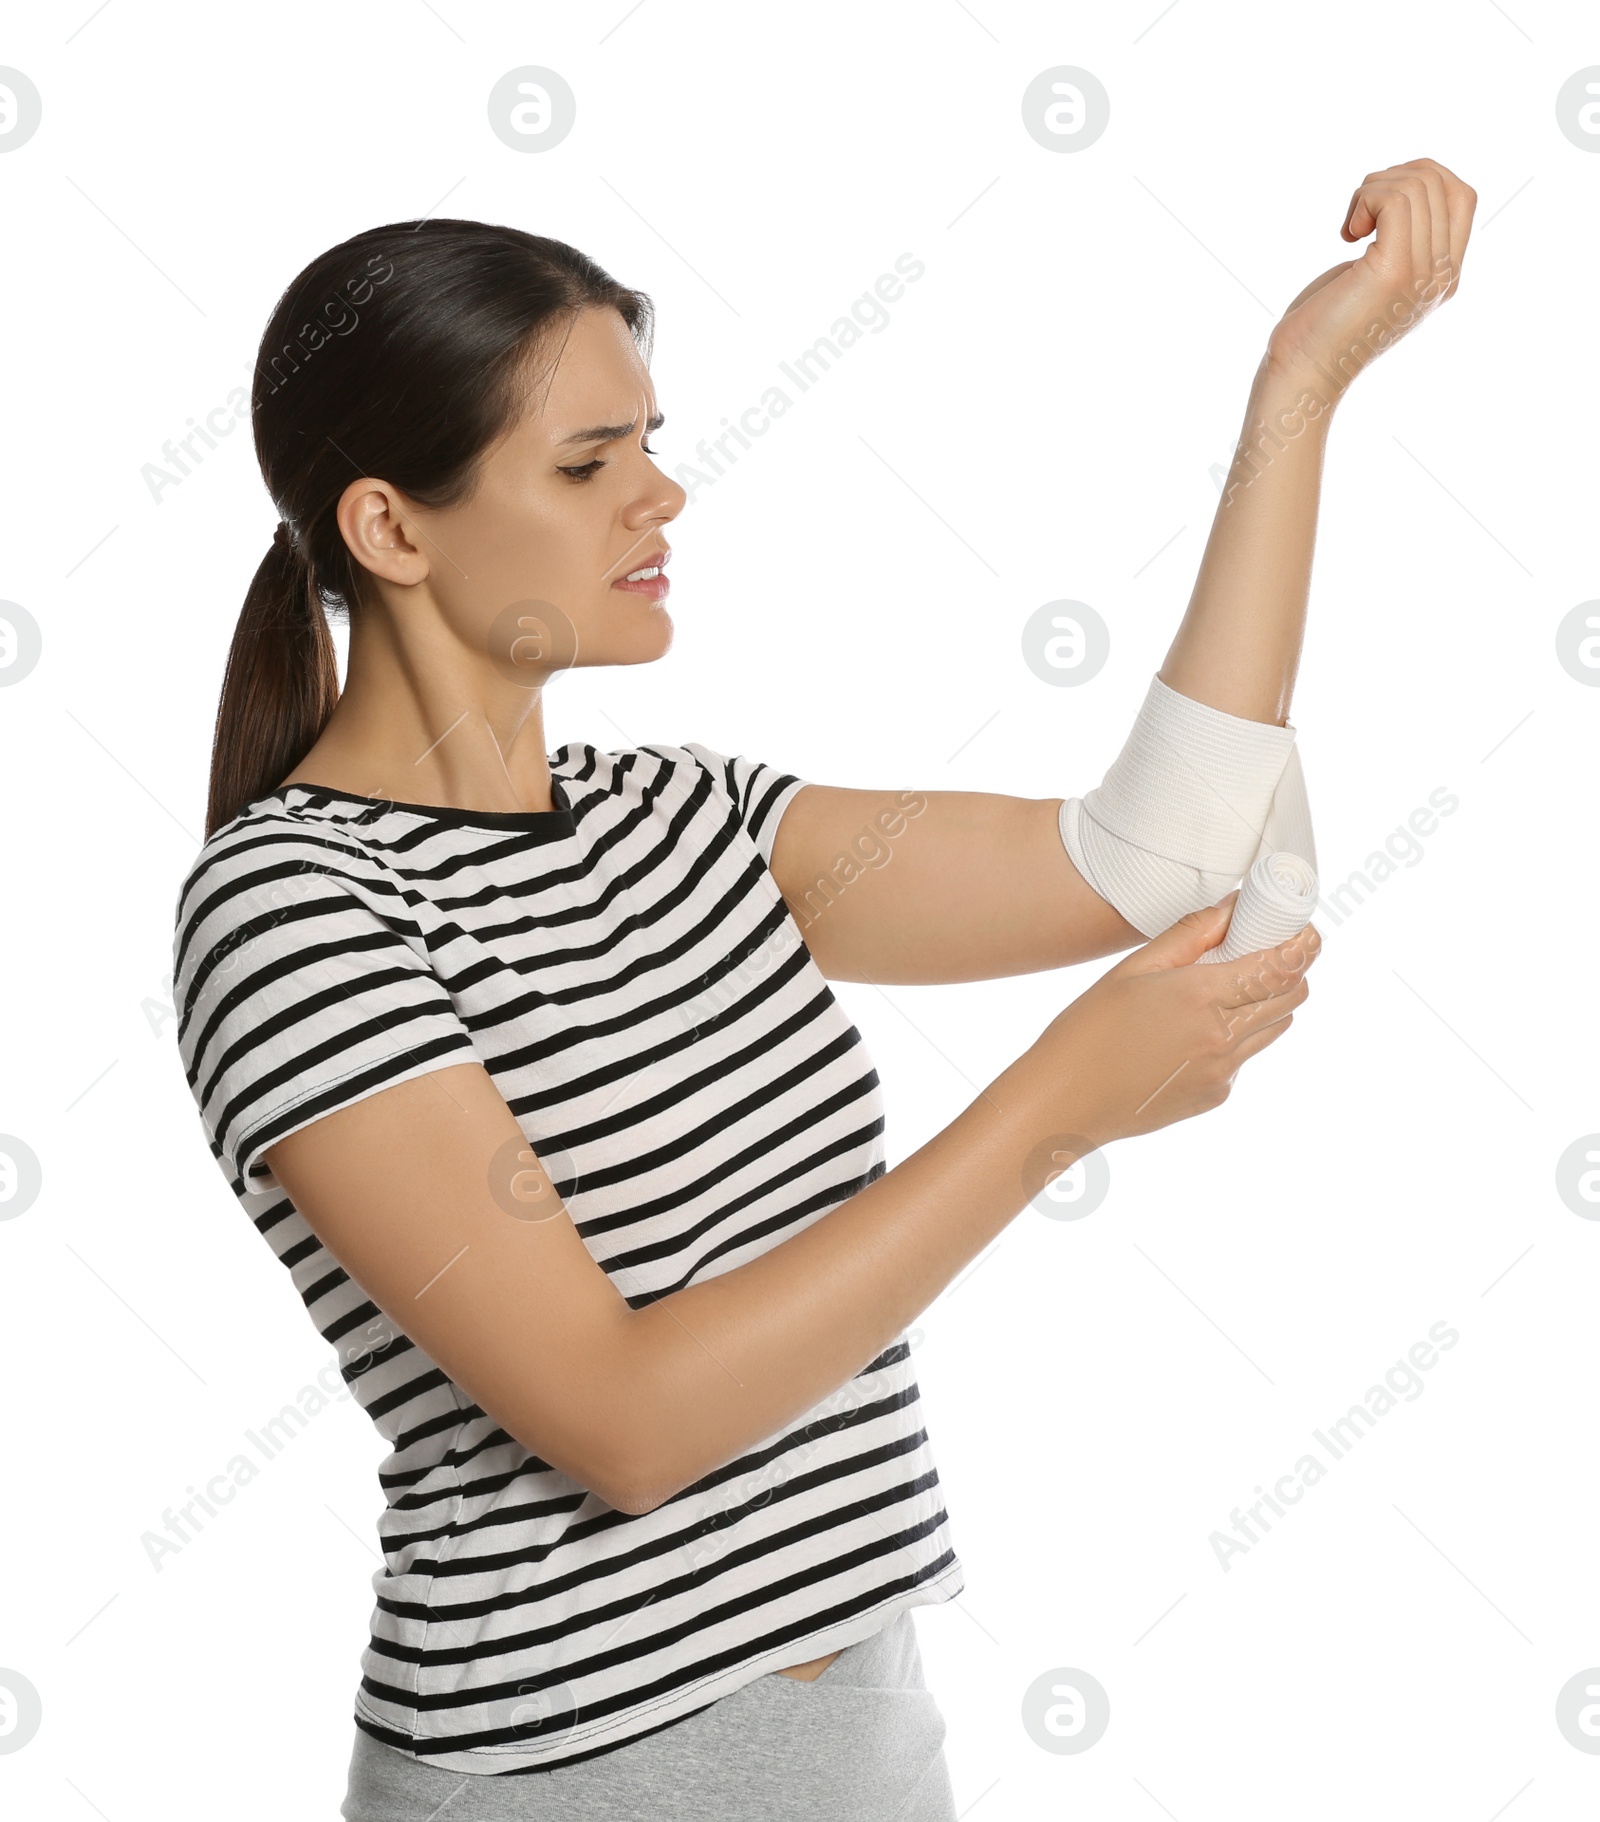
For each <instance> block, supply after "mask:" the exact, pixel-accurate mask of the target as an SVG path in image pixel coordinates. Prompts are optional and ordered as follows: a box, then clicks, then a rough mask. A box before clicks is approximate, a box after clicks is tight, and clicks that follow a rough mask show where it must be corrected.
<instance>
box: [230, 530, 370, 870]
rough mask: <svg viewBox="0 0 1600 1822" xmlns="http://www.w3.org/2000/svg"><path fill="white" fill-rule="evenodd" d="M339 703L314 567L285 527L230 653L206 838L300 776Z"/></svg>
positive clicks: (252, 590) (255, 584)
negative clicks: (300, 767)
mask: <svg viewBox="0 0 1600 1822" xmlns="http://www.w3.org/2000/svg"><path fill="white" fill-rule="evenodd" d="M338 700H339V664H338V656H337V654H336V652H335V651H334V645H333V635H332V633H331V632H330V631H329V630H328V620H327V616H326V614H325V613H324V612H323V608H322V601H321V598H320V597H319V595H318V593H317V590H316V587H315V585H314V583H313V579H312V572H311V566H310V564H309V563H308V562H307V561H306V559H305V558H304V557H303V556H302V555H301V554H300V551H299V550H298V549H297V547H296V544H295V541H294V539H293V537H292V535H291V534H290V532H289V528H288V526H287V525H285V524H284V523H283V522H282V521H281V520H280V521H279V524H278V530H277V533H276V535H275V536H274V537H273V540H272V544H271V547H270V548H269V550H268V551H267V554H266V555H265V556H264V557H263V558H262V559H261V562H260V564H259V566H258V567H257V569H256V573H255V575H254V576H253V577H252V579H251V582H250V587H249V589H248V590H247V591H246V593H245V598H244V606H243V608H242V609H241V610H240V613H239V624H238V626H237V627H236V628H235V630H234V635H233V644H232V645H231V646H230V647H229V648H228V663H227V669H226V670H225V671H224V673H223V679H222V700H221V702H220V703H219V704H218V707H217V725H216V733H215V736H214V738H213V741H212V749H211V756H212V763H211V797H210V801H209V802H208V803H207V805H206V838H207V840H209V839H210V837H211V836H212V835H213V834H215V832H216V831H217V830H218V829H220V828H221V827H222V826H223V824H224V823H228V822H232V820H233V819H234V817H235V816H237V815H238V813H239V812H240V811H241V810H242V809H243V808H244V807H245V805H246V804H248V803H251V802H253V801H254V800H255V799H256V798H257V797H260V796H262V795H263V794H264V793H266V792H267V791H270V790H272V789H273V788H274V787H275V786H277V785H278V784H279V783H281V782H282V780H283V777H284V774H285V773H287V772H292V771H293V770H294V768H295V767H296V766H297V765H298V764H299V763H300V761H301V760H302V759H304V758H305V756H306V754H307V753H309V752H310V750H311V748H312V746H313V745H314V744H315V743H316V739H317V736H318V735H319V734H320V733H321V732H322V730H323V728H324V727H326V726H327V723H328V717H329V716H330V715H331V714H332V713H333V707H334V704H335V703H336V702H337V701H338Z"/></svg>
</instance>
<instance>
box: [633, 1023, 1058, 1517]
mask: <svg viewBox="0 0 1600 1822" xmlns="http://www.w3.org/2000/svg"><path fill="white" fill-rule="evenodd" d="M1042 1070H1043V1065H1042V1063H1041V1061H1040V1059H1039V1058H1037V1057H1036V1056H1035V1055H1034V1053H1032V1052H1028V1053H1025V1054H1024V1055H1023V1056H1022V1057H1021V1058H1019V1059H1018V1061H1017V1062H1016V1063H1014V1064H1012V1065H1011V1066H1010V1067H1009V1068H1008V1069H1006V1070H1005V1071H1004V1072H1003V1073H1002V1074H1001V1075H999V1076H998V1077H996V1079H995V1080H994V1081H993V1082H992V1083H991V1084H990V1085H989V1087H988V1088H987V1089H986V1090H985V1091H984V1093H982V1094H980V1095H979V1096H978V1098H977V1099H976V1100H975V1101H974V1102H973V1103H972V1105H971V1106H970V1107H968V1108H967V1109H966V1110H965V1112H963V1113H962V1114H960V1115H959V1116H958V1117H957V1118H956V1119H955V1120H954V1121H952V1122H951V1124H950V1125H949V1126H947V1127H946V1128H945V1129H944V1130H943V1131H942V1132H940V1133H939V1134H937V1135H936V1136H935V1137H934V1138H932V1139H930V1140H929V1141H928V1143H927V1144H926V1145H924V1146H923V1147H922V1148H921V1150H920V1151H917V1152H915V1153H914V1154H913V1155H912V1156H911V1157H909V1158H907V1159H906V1160H905V1161H904V1162H903V1163H901V1164H898V1165H896V1166H895V1168H894V1169H893V1170H890V1171H888V1172H886V1173H885V1174H884V1175H883V1176H881V1177H879V1178H878V1179H877V1181H876V1182H874V1183H871V1184H869V1185H868V1186H867V1188H865V1189H864V1190H861V1191H859V1192H858V1193H857V1194H855V1195H853V1196H851V1197H850V1198H849V1199H848V1200H847V1201H845V1202H843V1203H841V1204H840V1205H839V1206H838V1207H837V1208H834V1209H831V1210H830V1211H829V1212H828V1213H827V1214H825V1215H823V1216H822V1217H821V1218H820V1219H818V1220H816V1221H813V1222H812V1223H811V1225H810V1226H809V1227H807V1228H805V1229H803V1230H802V1231H801V1232H800V1233H797V1234H795V1235H793V1236H792V1237H791V1238H789V1239H787V1240H784V1241H782V1242H780V1244H778V1245H777V1246H775V1247H772V1248H771V1249H770V1250H769V1251H767V1252H765V1253H763V1254H762V1255H761V1256H760V1257H759V1258H757V1259H752V1260H749V1261H748V1262H747V1263H746V1264H744V1265H740V1266H736V1267H735V1268H734V1269H733V1270H732V1271H729V1272H725V1273H723V1274H722V1275H721V1276H719V1277H716V1278H711V1279H707V1280H705V1281H704V1282H702V1283H699V1284H692V1285H688V1286H686V1287H685V1288H684V1289H683V1290H681V1291H676V1292H674V1293H673V1294H672V1295H671V1296H667V1297H663V1298H660V1299H658V1300H657V1301H656V1302H654V1303H651V1304H647V1305H645V1306H643V1307H642V1308H640V1309H639V1310H637V1311H635V1312H634V1313H633V1317H632V1321H631V1324H630V1330H631V1332H630V1334H629V1335H628V1337H627V1340H626V1342H625V1345H624V1352H625V1355H626V1363H625V1366H624V1368H623V1371H622V1375H621V1377H622V1382H623V1383H624V1384H625V1385H626V1386H627V1387H628V1388H629V1398H630V1407H629V1409H630V1418H629V1430H630V1433H631V1437H632V1453H633V1460H634V1461H635V1463H636V1464H637V1466H636V1469H635V1484H636V1485H638V1486H639V1487H640V1488H641V1492H642V1494H643V1504H644V1506H649V1505H655V1504H659V1503H660V1502H661V1501H662V1500H664V1499H668V1498H670V1497H671V1496H672V1495H673V1494H674V1493H676V1492H678V1491H680V1490H681V1489H682V1488H684V1487H686V1486H691V1485H693V1483H694V1482H695V1481H697V1480H699V1479H700V1478H701V1477H702V1476H703V1475H705V1474H707V1473H709V1472H711V1471H712V1470H713V1469H714V1468H716V1467H718V1466H720V1465H721V1464H722V1463H724V1462H726V1461H730V1460H732V1459H733V1458H734V1457H736V1456H737V1455H739V1454H740V1453H742V1452H743V1451H744V1450H746V1449H748V1448H750V1447H752V1446H753V1445H754V1444H756V1443H758V1442H760V1441H762V1440H763V1439H764V1438H766V1437H768V1436H771V1435H773V1434H774V1433H775V1432H777V1431H779V1430H781V1429H782V1428H783V1427H784V1426H785V1425H786V1424H789V1423H792V1422H793V1421H794V1420H795V1419H796V1418H797V1417H799V1416H801V1415H802V1414H803V1413H804V1412H806V1411H808V1410H810V1409H811V1408H812V1407H813V1406H815V1405H817V1404H818V1403H820V1402H821V1401H822V1400H823V1399H824V1398H826V1397H827V1396H828V1394H829V1393H830V1392H832V1391H834V1390H836V1389H837V1388H838V1387H840V1386H842V1385H844V1384H845V1383H846V1382H847V1381H848V1380H849V1379H851V1378H852V1377H853V1376H854V1375H855V1374H856V1373H858V1372H860V1370H861V1369H862V1368H863V1367H864V1366H866V1365H867V1363H868V1362H869V1361H871V1360H873V1359H875V1358H876V1357H877V1355H879V1354H881V1353H882V1352H883V1350H884V1349H885V1348H886V1347H887V1346H888V1345H889V1343H890V1342H891V1341H893V1340H894V1339H895V1337H896V1336H897V1335H899V1334H900V1333H901V1332H902V1331H903V1330H904V1329H905V1328H906V1327H907V1325H908V1324H909V1323H911V1322H912V1321H913V1320H914V1319H915V1317H916V1316H917V1315H918V1314H920V1313H921V1311H923V1310H925V1309H926V1308H927V1307H928V1305H929V1304H930V1303H932V1302H933V1300H934V1299H935V1298H936V1297H937V1296H938V1295H939V1293H940V1292H941V1291H943V1290H944V1289H945V1287H946V1286H947V1285H949V1284H950V1283H951V1282H952V1280H953V1279H954V1278H955V1277H956V1276H957V1274H958V1273H959V1272H960V1271H961V1270H962V1268H963V1267H964V1266H966V1265H967V1264H969V1263H970V1262H971V1261H972V1260H973V1259H975V1258H976V1257H977V1256H978V1255H979V1254H980V1253H981V1252H982V1251H983V1250H984V1248H985V1247H986V1246H988V1245H989V1243H990V1242H991V1241H992V1240H993V1239H994V1238H995V1236H996V1235H997V1234H999V1233H1000V1232H1002V1230H1003V1229H1004V1228H1005V1227H1006V1226H1007V1225H1008V1224H1009V1223H1010V1222H1011V1221H1012V1220H1013V1219H1014V1218H1015V1217H1016V1215H1017V1214H1019V1213H1020V1212H1021V1210H1022V1209H1023V1208H1024V1207H1026V1206H1027V1203H1028V1201H1029V1199H1030V1197H1031V1195H1032V1194H1034V1193H1037V1190H1038V1188H1039V1187H1040V1186H1041V1184H1042V1181H1043V1179H1042V1176H1041V1181H1040V1183H1036V1184H1034V1185H1033V1188H1032V1189H1031V1190H1030V1189H1029V1188H1028V1187H1027V1186H1026V1185H1025V1184H1024V1181H1023V1171H1024V1166H1025V1165H1026V1164H1027V1163H1028V1161H1029V1156H1030V1153H1032V1152H1033V1151H1034V1150H1035V1148H1036V1147H1037V1146H1038V1145H1039V1144H1040V1142H1041V1141H1042V1140H1043V1139H1044V1138H1046V1137H1047V1136H1048V1135H1049V1134H1050V1133H1051V1132H1052V1131H1053V1130H1055V1126H1054V1124H1053V1119H1052V1115H1051V1113H1050V1111H1049V1109H1050V1107H1051V1106H1052V1105H1058V1104H1059V1100H1060V1092H1061V1091H1060V1084H1059V1081H1056V1082H1055V1084H1054V1087H1053V1094H1054V1101H1047V1100H1046V1098H1045V1094H1044V1092H1043V1090H1044V1087H1045V1083H1044V1081H1043V1078H1042ZM1068 1161H1070V1160H1062V1161H1060V1162H1058V1164H1057V1165H1056V1167H1055V1168H1060V1167H1062V1164H1063V1163H1065V1162H1068Z"/></svg>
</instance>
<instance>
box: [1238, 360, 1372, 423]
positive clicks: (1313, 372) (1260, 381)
mask: <svg viewBox="0 0 1600 1822" xmlns="http://www.w3.org/2000/svg"><path fill="white" fill-rule="evenodd" d="M1349 387H1350V376H1349V375H1348V374H1345V373H1341V372H1340V371H1339V370H1338V369H1337V368H1330V367H1325V366H1323V365H1322V364H1321V363H1320V362H1318V361H1315V360H1313V359H1312V358H1311V357H1310V356H1309V355H1305V354H1301V353H1289V352H1282V351H1279V350H1276V349H1274V348H1273V347H1272V346H1271V345H1270V344H1269V345H1268V348H1267V351H1266V353H1265V354H1264V355H1262V357H1261V365H1260V366H1259V367H1258V368H1257V369H1256V377H1255V385H1254V388H1253V393H1254V402H1255V405H1256V408H1257V410H1258V411H1259V410H1263V409H1264V410H1266V411H1268V412H1282V413H1285V414H1287V415H1291V416H1296V415H1297V416H1298V417H1299V418H1301V419H1302V420H1303V421H1304V423H1305V424H1306V426H1307V428H1316V427H1319V426H1325V425H1326V424H1327V422H1328V420H1329V419H1330V418H1331V417H1332V416H1333V412H1334V409H1335V407H1336V406H1337V405H1338V403H1339V401H1340V399H1342V398H1343V397H1344V395H1345V393H1346V392H1347V391H1348V390H1349Z"/></svg>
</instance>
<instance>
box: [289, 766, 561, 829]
mask: <svg viewBox="0 0 1600 1822" xmlns="http://www.w3.org/2000/svg"><path fill="white" fill-rule="evenodd" d="M291 791H303V792H304V793H305V794H306V795H307V796H308V797H310V798H311V799H313V800H314V801H319V802H321V801H329V800H331V801H334V802H338V803H355V804H361V805H363V806H364V807H365V808H366V809H367V810H369V811H374V812H381V811H385V810H403V811H406V812H409V813H410V814H411V815H413V816H426V817H428V818H430V819H431V820H432V821H434V822H438V823H443V824H447V825H449V826H450V827H452V828H465V829H518V830H522V831H523V832H525V833H527V834H530V835H541V836H543V837H544V838H545V839H546V840H550V841H554V840H557V839H558V838H559V837H561V836H563V835H570V834H572V832H573V830H574V829H575V828H576V827H577V819H576V817H575V816H574V815H573V813H572V804H571V799H570V798H569V796H568V794H567V789H566V780H565V779H564V778H562V777H560V776H559V775H558V774H557V773H556V772H555V771H554V770H552V771H551V774H550V794H551V796H552V797H553V798H554V799H555V803H556V807H555V808H554V809H553V810H472V809H460V808H458V807H457V806H455V805H453V804H440V803H403V802H401V801H400V799H398V798H395V797H362V796H359V795H358V794H357V793H356V792H354V791H340V790H336V789H335V788H334V786H332V785H326V784H303V783H299V782H296V783H294V784H288V785H282V784H281V785H279V786H277V787H276V789H274V790H271V791H266V792H263V793H262V795H261V797H259V798H257V799H256V802H258V803H264V802H266V801H268V800H269V799H272V798H283V799H285V800H287V798H288V795H289V793H290V792H291Z"/></svg>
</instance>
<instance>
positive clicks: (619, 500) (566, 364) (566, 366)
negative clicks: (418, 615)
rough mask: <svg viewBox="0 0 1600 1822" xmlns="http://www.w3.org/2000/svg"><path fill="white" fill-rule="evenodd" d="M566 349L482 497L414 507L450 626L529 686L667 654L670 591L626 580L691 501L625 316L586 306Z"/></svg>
mask: <svg viewBox="0 0 1600 1822" xmlns="http://www.w3.org/2000/svg"><path fill="white" fill-rule="evenodd" d="M563 335H564V341H563V340H562V339H561V338H562V336H563ZM555 346H556V348H557V349H558V353H557V355H556V364H555V369H554V372H553V373H551V372H549V371H548V363H549V355H548V353H546V354H545V355H544V357H543V366H542V367H541V372H542V375H543V377H542V378H541V379H540V381H539V383H538V384H537V385H536V386H535V389H534V392H533V395H532V398H531V400H530V403H529V407H528V409H527V411H526V412H525V413H524V415H523V417H522V419H521V421H520V422H519V423H518V425H517V426H516V428H515V429H514V430H513V431H511V433H510V434H509V435H508V436H507V437H505V438H504V439H503V441H501V442H500V443H499V444H498V445H496V446H495V448H494V449H493V450H492V451H491V452H490V454H489V455H488V456H487V457H486V458H485V460H484V462H483V464H482V465H481V468H480V472H479V481H478V485H477V487H476V489H475V490H474V492H473V495H472V497H471V499H470V500H469V501H468V502H467V503H465V504H464V505H460V506H454V507H450V508H448V509H445V510H443V511H435V510H432V509H429V508H426V507H419V506H416V505H415V504H414V503H413V504H412V505H411V507H410V508H409V509H408V511H407V513H406V519H407V524H408V527H409V531H410V536H411V538H412V541H413V542H414V543H415V544H416V546H417V548H418V549H419V550H420V551H421V552H422V553H423V555H424V556H425V557H426V558H427V563H428V573H427V582H428V586H429V590H430V592H431V594H432V595H433V597H434V599H435V600H436V601H437V603H438V605H439V607H440V610H441V612H442V614H443V616H444V618H445V620H446V621H447V622H448V624H449V625H450V627H451V628H452V630H453V631H455V632H456V633H457V634H458V636H460V637H461V638H462V639H464V640H469V641H470V642H471V643H472V645H473V646H474V648H475V649H476V650H478V651H487V652H488V653H489V655H490V657H491V659H492V661H493V662H494V664H495V666H496V668H497V669H498V670H499V671H500V673H501V675H502V676H506V677H508V678H513V677H514V678H515V679H516V680H518V681H526V682H530V683H531V682H537V681H540V676H539V673H549V672H551V671H556V670H563V669H565V668H566V667H567V666H568V665H571V664H573V663H577V664H580V665H591V664H640V663H645V662H648V661H649V660H651V659H653V658H659V657H660V656H661V655H662V653H663V652H665V651H666V650H667V648H668V646H669V645H670V644H671V643H672V620H671V618H670V616H669V615H668V613H667V610H666V606H665V602H664V600H663V601H661V602H658V601H656V600H653V599H652V598H651V596H650V595H649V594H648V593H641V592H639V591H638V590H637V588H635V589H626V588H619V587H617V586H615V585H616V584H617V583H618V582H620V581H621V580H622V579H623V578H624V577H625V576H626V575H627V574H628V573H629V572H630V571H632V570H636V569H641V568H644V567H646V566H648V565H652V564H658V563H659V562H660V556H659V553H660V552H661V551H662V549H663V548H665V547H667V546H668V544H669V540H668V538H667V535H666V529H665V528H666V526H667V525H668V524H669V523H670V521H671V520H673V519H675V518H676V517H677V516H678V514H679V513H680V512H681V511H682V510H683V507H684V503H685V501H686V500H687V498H688V496H687V494H686V493H685V492H684V490H683V488H681V487H680V486H679V485H678V483H677V482H676V481H673V480H671V479H669V478H668V477H667V476H666V475H664V474H663V473H662V472H661V470H660V469H659V468H657V466H656V464H655V462H654V461H653V460H652V459H651V456H650V453H649V451H648V450H647V449H646V447H645V445H646V444H647V443H648V442H649V441H650V431H651V430H652V429H654V428H655V426H656V425H657V424H658V423H659V422H660V419H659V417H658V415H657V406H656V397H655V390H654V388H653V387H652V385H651V383H650V375H649V371H648V369H647V368H646V367H645V365H644V362H643V360H642V359H641V357H640V354H639V350H638V346H637V344H636V343H635V341H634V339H633V336H632V333H631V332H630V331H629V329H628V326H627V324H626V323H625V322H624V321H623V319H622V317H621V316H620V315H619V314H618V313H617V312H616V311H615V310H612V309H609V308H606V309H593V308H591V309H586V310H583V311H581V312H579V314H578V315H577V317H576V318H575V319H574V320H572V322H571V328H570V332H566V331H565V330H563V331H558V334H557V340H556V343H555ZM665 580H666V578H665V577H664V576H663V577H662V578H661V581H660V582H658V583H656V584H655V585H654V586H655V587H656V588H658V589H660V588H661V587H662V584H663V583H664V582H665Z"/></svg>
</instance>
